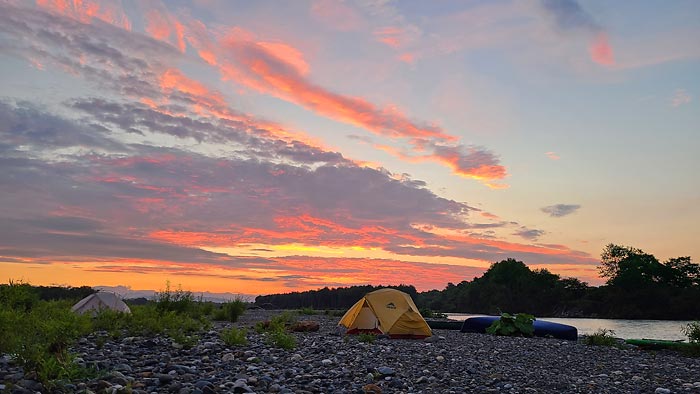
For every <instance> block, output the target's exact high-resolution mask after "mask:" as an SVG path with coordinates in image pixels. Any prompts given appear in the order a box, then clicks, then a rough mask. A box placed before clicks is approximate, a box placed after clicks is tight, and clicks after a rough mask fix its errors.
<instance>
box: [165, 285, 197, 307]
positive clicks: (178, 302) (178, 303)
mask: <svg viewBox="0 0 700 394" xmlns="http://www.w3.org/2000/svg"><path fill="white" fill-rule="evenodd" d="M155 304H156V310H158V312H160V313H165V312H170V311H173V312H177V313H181V314H187V313H192V312H195V310H196V309H197V307H196V306H195V301H194V296H193V295H192V292H189V291H184V290H182V287H181V286H178V288H177V290H174V291H172V290H170V282H166V284H165V290H163V291H161V292H158V293H156V300H155Z"/></svg>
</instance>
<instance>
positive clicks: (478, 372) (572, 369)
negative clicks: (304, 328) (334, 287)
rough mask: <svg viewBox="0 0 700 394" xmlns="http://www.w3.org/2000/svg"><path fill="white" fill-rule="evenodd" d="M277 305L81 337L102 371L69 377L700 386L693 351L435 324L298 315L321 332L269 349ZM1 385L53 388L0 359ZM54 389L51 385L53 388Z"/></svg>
mask: <svg viewBox="0 0 700 394" xmlns="http://www.w3.org/2000/svg"><path fill="white" fill-rule="evenodd" d="M275 313H277V312H273V311H264V310H250V311H248V312H246V314H245V315H244V316H243V317H242V318H241V320H240V321H239V322H237V323H233V324H232V323H215V324H214V326H213V327H212V328H211V329H210V330H209V331H208V332H205V333H203V334H201V335H200V340H199V341H198V342H197V344H196V345H195V346H194V347H192V348H191V349H183V348H182V347H181V346H180V345H178V344H175V343H173V342H172V341H171V340H170V339H169V338H167V337H157V338H142V337H127V338H121V339H118V340H112V339H106V340H105V338H106V333H94V334H91V335H90V336H88V337H86V338H83V339H81V340H80V341H79V343H78V344H77V345H76V346H75V347H74V348H73V349H72V351H73V352H74V353H76V354H77V355H78V360H77V362H79V363H84V364H85V365H92V366H96V367H97V368H99V369H100V371H103V374H102V376H101V377H100V378H97V379H93V380H90V381H86V382H70V383H66V384H65V385H64V386H63V391H64V392H83V393H90V392H92V393H128V392H133V393H138V394H148V393H176V394H209V393H252V392H255V393H300V394H303V393H358V394H360V393H380V392H381V393H482V392H493V393H655V394H663V393H700V359H697V358H686V357H683V356H680V355H678V354H675V353H669V352H644V351H640V350H637V349H617V348H607V347H593V346H586V345H583V344H581V343H577V342H572V341H562V340H556V339H545V338H506V337H495V336H490V335H484V334H463V333H460V332H458V331H448V330H434V334H435V335H434V336H433V337H432V338H430V339H428V340H390V339H378V340H376V341H374V342H373V343H365V342H360V341H359V340H358V338H357V337H355V336H345V337H342V336H339V335H338V334H337V329H336V323H337V321H338V319H339V318H338V317H329V316H325V315H314V316H299V319H300V320H314V321H316V322H318V323H319V324H320V329H319V331H318V332H309V333H294V334H293V335H295V336H296V338H297V341H298V346H297V348H296V349H294V350H283V349H278V348H275V347H271V346H270V345H268V344H267V343H266V341H265V337H264V336H263V335H261V334H257V333H256V332H255V331H254V330H253V329H252V326H253V325H254V324H255V322H257V321H262V320H265V319H268V318H269V317H270V316H272V315H273V314H275ZM233 326H235V327H249V330H248V345H245V346H242V347H228V346H226V345H225V344H224V343H223V341H221V339H220V338H219V333H220V331H221V330H222V329H224V328H227V327H233ZM0 379H2V380H1V381H0V382H2V383H0V392H1V391H7V392H12V393H18V394H20V393H22V394H25V393H35V392H48V391H47V390H46V389H45V388H44V387H43V386H41V384H40V383H38V382H36V381H34V380H32V379H31V376H28V375H24V374H23V372H22V371H21V369H20V368H18V367H17V366H14V365H13V364H12V363H10V362H9V360H8V358H7V357H6V356H5V357H0ZM54 391H56V390H54Z"/></svg>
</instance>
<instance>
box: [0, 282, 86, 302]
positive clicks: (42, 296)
mask: <svg viewBox="0 0 700 394" xmlns="http://www.w3.org/2000/svg"><path fill="white" fill-rule="evenodd" d="M11 287H15V288H20V289H22V291H23V292H24V294H26V295H27V297H29V298H33V299H35V300H37V301H38V300H43V301H55V300H79V299H82V298H85V297H87V296H89V295H90V294H92V293H95V292H97V291H96V290H95V289H93V288H92V287H90V286H81V287H70V286H32V285H30V284H28V283H23V282H13V281H10V282H9V283H6V284H0V297H5V296H6V294H9V292H6V291H5V290H8V289H9V288H11Z"/></svg>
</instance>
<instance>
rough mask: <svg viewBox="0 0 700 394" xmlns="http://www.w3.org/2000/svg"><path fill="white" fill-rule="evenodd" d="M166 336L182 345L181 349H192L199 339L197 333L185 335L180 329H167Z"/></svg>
mask: <svg viewBox="0 0 700 394" xmlns="http://www.w3.org/2000/svg"><path fill="white" fill-rule="evenodd" d="M168 336H169V337H170V338H171V339H172V340H173V341H174V342H175V343H177V344H180V345H182V347H183V349H192V348H193V347H194V345H196V344H197V342H198V341H199V336H197V335H187V334H185V333H184V332H183V331H180V330H169V331H168Z"/></svg>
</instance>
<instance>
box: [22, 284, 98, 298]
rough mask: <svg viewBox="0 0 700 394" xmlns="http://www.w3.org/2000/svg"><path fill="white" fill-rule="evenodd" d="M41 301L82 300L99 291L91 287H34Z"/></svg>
mask: <svg viewBox="0 0 700 394" xmlns="http://www.w3.org/2000/svg"><path fill="white" fill-rule="evenodd" d="M33 287H34V291H36V293H37V294H38V295H39V299H40V300H45V301H50V300H80V299H83V298H85V297H87V296H89V295H90V294H92V293H96V292H97V291H96V290H95V289H93V288H92V287H90V286H80V287H61V286H33Z"/></svg>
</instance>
